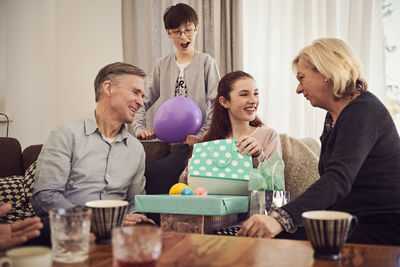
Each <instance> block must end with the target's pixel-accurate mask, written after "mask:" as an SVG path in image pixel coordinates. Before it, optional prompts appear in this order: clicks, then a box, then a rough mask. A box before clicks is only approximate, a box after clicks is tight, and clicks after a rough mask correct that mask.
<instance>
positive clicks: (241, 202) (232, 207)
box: [135, 195, 249, 234]
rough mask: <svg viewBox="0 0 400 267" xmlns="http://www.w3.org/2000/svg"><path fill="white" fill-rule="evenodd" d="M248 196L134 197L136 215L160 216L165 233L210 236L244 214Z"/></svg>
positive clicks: (247, 206)
mask: <svg viewBox="0 0 400 267" xmlns="http://www.w3.org/2000/svg"><path fill="white" fill-rule="evenodd" d="M248 209H249V197H248V196H230V195H208V196H194V195H189V196H184V195H136V196H135V211H137V212H150V213H160V226H161V228H162V229H163V230H164V231H175V232H186V233H201V234H205V233H209V232H211V231H212V230H214V229H217V228H220V227H224V226H227V225H232V224H235V223H237V222H238V214H239V213H247V212H248Z"/></svg>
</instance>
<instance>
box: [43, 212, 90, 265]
mask: <svg viewBox="0 0 400 267" xmlns="http://www.w3.org/2000/svg"><path fill="white" fill-rule="evenodd" d="M49 215H50V228H51V243H52V257H53V260H55V261H58V262H62V263H73V262H81V261H84V260H86V259H87V257H88V252H89V236H90V215H91V210H90V209H88V208H85V207H81V206H77V207H73V208H67V209H63V208H61V209H53V210H50V213H49Z"/></svg>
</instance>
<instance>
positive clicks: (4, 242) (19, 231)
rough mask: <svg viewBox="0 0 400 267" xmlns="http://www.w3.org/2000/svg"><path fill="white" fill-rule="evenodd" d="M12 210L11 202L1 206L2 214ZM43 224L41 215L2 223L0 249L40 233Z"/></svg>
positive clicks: (0, 212) (0, 225)
mask: <svg viewBox="0 0 400 267" xmlns="http://www.w3.org/2000/svg"><path fill="white" fill-rule="evenodd" d="M10 210H11V205H10V204H3V205H1V206H0V216H2V215H5V214H7V212H9V211H10ZM42 227H43V224H42V223H41V222H40V218H39V217H34V218H28V219H25V220H24V221H18V222H15V223H6V224H0V251H1V250H6V249H9V248H12V247H14V246H17V245H20V244H23V243H25V242H26V241H28V239H31V238H34V237H37V236H39V235H40V231H39V230H40V229H42Z"/></svg>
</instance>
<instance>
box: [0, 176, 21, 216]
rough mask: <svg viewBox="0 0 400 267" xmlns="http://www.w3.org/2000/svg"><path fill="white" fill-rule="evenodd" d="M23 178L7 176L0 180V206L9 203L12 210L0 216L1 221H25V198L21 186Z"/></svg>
mask: <svg viewBox="0 0 400 267" xmlns="http://www.w3.org/2000/svg"><path fill="white" fill-rule="evenodd" d="M23 181H24V176H18V175H13V176H8V177H3V178H0V204H3V203H10V204H11V205H12V209H11V211H10V212H8V213H7V214H5V215H3V216H0V219H1V220H2V221H7V222H9V223H12V222H15V221H18V220H23V219H25V208H24V207H25V204H26V197H25V192H24V186H23Z"/></svg>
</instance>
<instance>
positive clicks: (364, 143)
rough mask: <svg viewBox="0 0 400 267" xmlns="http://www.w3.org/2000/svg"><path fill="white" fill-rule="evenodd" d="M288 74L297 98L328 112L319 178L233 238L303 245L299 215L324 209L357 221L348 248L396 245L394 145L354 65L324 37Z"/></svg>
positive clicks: (398, 185)
mask: <svg viewBox="0 0 400 267" xmlns="http://www.w3.org/2000/svg"><path fill="white" fill-rule="evenodd" d="M293 68H294V70H295V71H296V72H297V75H296V77H297V79H298V80H299V84H298V87H297V90H296V92H297V93H298V94H303V96H304V97H305V98H306V99H307V100H308V101H309V102H310V104H311V105H312V106H314V107H319V108H322V109H325V110H326V111H327V114H326V119H325V123H324V129H323V132H322V135H321V138H320V139H321V143H322V147H321V156H320V160H319V172H320V179H319V180H318V181H317V182H315V183H314V184H313V185H312V186H311V187H310V188H308V190H306V191H305V192H304V193H303V194H302V195H300V196H299V197H298V198H297V199H295V200H294V201H293V202H291V203H289V204H287V205H285V206H283V207H282V208H273V211H272V212H271V213H270V215H254V216H252V217H251V218H250V219H248V220H247V221H246V222H245V223H244V224H243V227H242V228H241V230H240V232H239V235H244V236H262V237H274V236H276V235H278V234H279V237H283V238H293V239H305V231H304V228H303V227H302V221H301V214H302V213H303V212H305V211H309V210H323V209H327V210H329V209H331V210H340V211H346V212H349V213H351V214H353V215H356V216H357V217H358V220H359V223H358V227H357V228H356V229H355V231H354V233H353V234H352V235H351V236H350V237H349V239H348V242H353V243H372V244H388V245H400V238H399V236H400V223H399V222H400V193H399V192H400V139H399V135H398V132H397V130H396V127H395V125H394V123H393V120H392V118H391V116H390V114H389V112H388V110H387V109H386V107H385V106H384V105H383V104H382V103H381V102H380V101H379V99H378V98H377V97H375V96H374V95H373V94H372V93H370V92H368V91H367V83H366V82H365V81H364V79H363V78H362V75H361V68H360V64H359V62H358V60H357V59H356V57H355V56H354V55H353V53H352V51H351V49H350V48H349V47H348V46H347V45H346V44H345V43H344V42H343V41H341V40H339V39H333V38H324V39H318V40H316V41H314V42H313V44H311V45H310V46H307V47H305V48H304V49H303V50H301V51H300V53H299V54H298V56H297V57H296V58H295V59H294V60H293ZM282 231H283V232H282ZM281 232H282V233H281Z"/></svg>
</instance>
